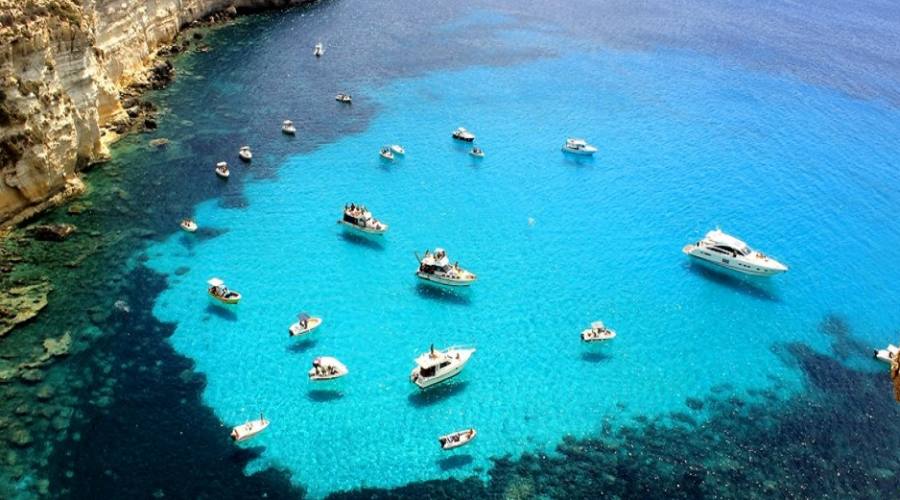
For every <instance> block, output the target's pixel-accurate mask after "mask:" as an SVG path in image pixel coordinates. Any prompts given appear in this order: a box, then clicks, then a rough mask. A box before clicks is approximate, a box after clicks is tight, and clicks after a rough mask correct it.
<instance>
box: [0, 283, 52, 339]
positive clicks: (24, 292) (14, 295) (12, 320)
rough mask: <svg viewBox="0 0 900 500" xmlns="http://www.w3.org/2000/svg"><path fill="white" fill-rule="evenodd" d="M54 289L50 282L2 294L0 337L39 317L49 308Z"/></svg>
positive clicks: (15, 288)
mask: <svg viewBox="0 0 900 500" xmlns="http://www.w3.org/2000/svg"><path fill="white" fill-rule="evenodd" d="M52 289H53V287H52V286H51V285H50V283H49V282H41V283H36V284H33V285H27V286H19V287H14V288H11V289H9V290H8V291H6V292H3V293H2V294H0V337H2V336H4V335H6V334H7V333H8V332H9V331H11V330H12V329H13V328H15V327H16V325H18V324H19V323H24V322H26V321H28V320H30V319H31V318H33V317H35V316H37V314H38V312H40V310H41V309H43V308H44V307H46V306H47V295H48V294H49V293H50V291H51V290H52Z"/></svg>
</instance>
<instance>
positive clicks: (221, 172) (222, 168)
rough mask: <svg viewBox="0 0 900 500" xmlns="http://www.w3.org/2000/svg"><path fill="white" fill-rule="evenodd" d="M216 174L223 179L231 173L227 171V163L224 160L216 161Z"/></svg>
mask: <svg viewBox="0 0 900 500" xmlns="http://www.w3.org/2000/svg"><path fill="white" fill-rule="evenodd" d="M216 175H218V176H219V177H221V178H223V179H227V178H228V176H229V175H231V173H230V172H229V171H228V164H227V163H225V162H224V161H220V162H219V163H216Z"/></svg>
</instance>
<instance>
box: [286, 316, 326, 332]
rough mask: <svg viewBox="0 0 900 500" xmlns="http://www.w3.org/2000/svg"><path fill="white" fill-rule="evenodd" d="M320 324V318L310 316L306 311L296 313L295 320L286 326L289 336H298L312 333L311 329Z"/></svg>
mask: <svg viewBox="0 0 900 500" xmlns="http://www.w3.org/2000/svg"><path fill="white" fill-rule="evenodd" d="M321 324H322V318H319V317H316V316H310V315H309V314H307V313H300V314H298V315H297V322H296V323H294V324H292V325H291V326H290V327H288V332H290V334H291V337H299V336H301V335H307V334H309V333H312V331H313V330H315V329H316V328H318V327H319V326H320V325H321Z"/></svg>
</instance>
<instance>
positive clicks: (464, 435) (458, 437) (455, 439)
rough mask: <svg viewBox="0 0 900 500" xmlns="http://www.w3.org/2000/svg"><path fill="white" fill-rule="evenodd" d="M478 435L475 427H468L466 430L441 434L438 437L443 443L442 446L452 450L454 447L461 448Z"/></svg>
mask: <svg viewBox="0 0 900 500" xmlns="http://www.w3.org/2000/svg"><path fill="white" fill-rule="evenodd" d="M477 435H478V432H477V431H476V430H475V429H466V430H464V431H457V432H451V433H450V434H447V435H446V436H441V437H439V438H438V442H439V443H441V448H443V449H445V450H452V449H453V448H459V447H460V446H463V445H466V444H469V443H470V442H471V441H472V440H473V439H475V436H477Z"/></svg>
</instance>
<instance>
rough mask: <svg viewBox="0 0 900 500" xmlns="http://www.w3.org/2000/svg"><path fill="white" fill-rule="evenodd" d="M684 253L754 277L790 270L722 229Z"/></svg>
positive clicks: (691, 245) (711, 233) (687, 247)
mask: <svg viewBox="0 0 900 500" xmlns="http://www.w3.org/2000/svg"><path fill="white" fill-rule="evenodd" d="M682 252H684V253H686V254H687V255H690V256H691V257H694V258H697V259H700V260H704V261H706V262H710V263H712V264H715V265H717V266H721V267H724V268H726V269H730V270H732V271H737V272H740V273H744V274H750V275H753V276H772V275H775V274H780V273H783V272H785V271H787V270H788V268H787V266H785V265H784V264H782V263H781V262H778V261H777V260H775V259H773V258H771V257H768V256H766V255H765V254H763V253H762V252H759V251H757V250H754V249H752V248H750V247H749V246H747V244H746V243H744V242H743V241H741V240H739V239H737V238H735V237H734V236H731V235H728V234H725V233H724V232H722V230H720V229H715V230H713V231H710V232H708V233H706V236H705V237H704V238H703V239H702V240H700V241H698V242H696V243H691V244H689V245H685V247H684V248H683V249H682Z"/></svg>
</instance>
